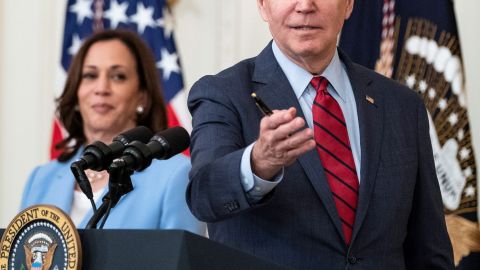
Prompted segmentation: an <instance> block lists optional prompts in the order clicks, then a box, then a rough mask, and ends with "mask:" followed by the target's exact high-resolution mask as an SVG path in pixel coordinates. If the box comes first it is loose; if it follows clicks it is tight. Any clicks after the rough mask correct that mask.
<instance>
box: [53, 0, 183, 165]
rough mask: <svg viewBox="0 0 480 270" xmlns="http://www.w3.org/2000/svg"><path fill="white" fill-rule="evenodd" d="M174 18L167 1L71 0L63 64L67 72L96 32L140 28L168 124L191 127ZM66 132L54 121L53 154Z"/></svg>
mask: <svg viewBox="0 0 480 270" xmlns="http://www.w3.org/2000/svg"><path fill="white" fill-rule="evenodd" d="M173 26H174V21H173V17H172V14H171V12H170V7H169V5H168V3H167V1H166V0H111V1H110V0H68V4H67V8H66V18H65V30H64V35H63V46H62V63H61V64H62V67H63V69H64V70H65V71H66V70H68V67H69V65H70V62H71V60H72V57H73V56H74V55H75V53H76V52H77V51H78V49H79V48H80V46H81V44H82V41H83V40H84V39H86V38H87V37H89V36H90V35H91V34H92V33H93V32H94V31H98V30H102V29H108V28H111V29H114V28H123V29H130V30H134V31H136V32H137V33H138V34H139V35H140V36H141V37H142V38H143V39H144V41H145V42H146V43H147V44H148V45H149V46H150V48H151V49H152V52H153V53H154V56H155V62H156V65H157V68H158V74H159V77H160V78H161V82H162V86H163V94H164V98H165V100H166V102H167V103H168V106H167V111H168V124H169V126H170V127H172V126H178V125H181V126H183V127H185V128H186V129H187V130H191V124H190V114H189V113H188V109H187V106H186V93H185V91H184V89H183V87H184V85H183V78H182V72H181V67H180V61H179V57H178V54H177V51H176V49H175V41H174V38H173ZM64 135H65V132H64V131H63V130H62V127H61V125H60V123H59V122H58V120H55V121H54V127H53V136H52V146H51V157H52V158H55V157H56V156H58V154H59V153H58V152H57V151H55V144H56V143H57V142H59V141H60V140H61V139H62V138H63V137H64Z"/></svg>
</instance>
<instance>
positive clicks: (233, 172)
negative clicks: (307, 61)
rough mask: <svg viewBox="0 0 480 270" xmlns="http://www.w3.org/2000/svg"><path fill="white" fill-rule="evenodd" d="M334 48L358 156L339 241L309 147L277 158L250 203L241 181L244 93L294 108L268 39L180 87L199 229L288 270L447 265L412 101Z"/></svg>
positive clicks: (253, 117)
mask: <svg viewBox="0 0 480 270" xmlns="http://www.w3.org/2000/svg"><path fill="white" fill-rule="evenodd" d="M340 58H341V60H342V61H343V63H344V64H345V66H346V69H347V73H348V76H349V78H350V82H351V84H352V88H353V91H354V95H355V99H356V104H357V110H358V117H359V125H360V142H361V155H362V158H361V160H362V164H361V171H362V174H361V178H360V179H361V180H360V193H359V203H358V208H357V213H356V220H355V225H354V230H353V237H352V242H351V245H350V246H347V245H346V244H345V241H344V239H343V236H342V230H341V224H340V219H339V217H338V214H337V211H336V208H335V203H334V201H333V197H332V194H331V192H330V189H329V185H328V183H327V181H326V178H325V173H324V171H323V168H322V166H321V163H320V159H319V156H318V154H317V152H316V150H312V151H310V152H308V153H306V154H304V155H302V156H301V157H300V158H298V160H297V161H296V162H295V163H294V164H293V165H291V166H288V167H286V168H285V174H284V178H283V180H282V182H280V184H278V185H277V187H276V188H275V189H274V190H273V191H272V192H270V193H269V194H267V195H266V196H265V197H264V198H263V199H262V200H261V201H260V202H256V203H254V202H253V201H252V200H251V199H249V197H248V196H247V195H246V193H245V191H244V190H243V188H242V185H241V179H240V161H241V157H242V154H243V151H244V149H245V147H246V146H248V145H249V144H251V143H252V142H254V141H255V140H256V139H257V137H258V134H259V123H260V120H261V118H262V114H261V112H260V111H259V110H258V108H256V106H255V104H254V102H253V100H252V98H251V97H250V94H251V93H252V92H256V93H257V95H258V96H260V97H261V98H262V99H263V100H264V101H265V103H266V104H267V105H268V106H269V107H270V108H272V109H287V108H289V107H292V106H293V107H295V108H297V111H298V114H299V115H300V116H302V117H303V114H302V111H301V108H300V105H299V103H298V101H297V98H296V97H295V94H294V92H293V89H292V88H291V86H290V84H289V82H288V80H287V78H286V76H285V74H284V73H283V71H282V69H281V68H280V66H279V65H278V63H277V62H276V60H275V58H274V55H273V52H272V49H271V45H268V46H267V47H266V48H265V49H264V50H263V51H262V52H261V53H260V55H258V56H257V57H255V58H252V59H247V60H245V61H242V62H240V63H238V64H237V65H235V66H233V67H231V68H229V69H226V70H225V71H223V72H221V73H219V74H217V75H215V76H206V77H203V78H202V79H200V80H199V81H198V82H197V83H195V85H194V86H193V87H192V89H191V92H190V95H189V100H188V105H189V109H190V111H191V113H192V116H193V132H192V145H191V153H192V165H193V167H192V171H191V172H190V184H189V188H188V190H187V202H188V205H189V207H190V209H191V210H192V212H193V214H194V215H195V216H196V217H197V218H199V219H200V220H203V221H207V222H209V226H208V228H209V235H210V238H212V239H214V240H216V241H218V242H221V243H224V244H226V245H229V246H232V247H235V248H237V249H240V250H243V251H245V252H248V253H251V254H254V255H256V256H259V257H262V258H265V259H268V260H272V261H275V262H277V263H280V264H283V265H287V266H290V267H293V268H296V269H328V270H335V269H369V270H376V269H389V270H391V269H453V258H452V257H453V255H452V249H451V245H450V240H449V237H448V234H447V231H446V226H445V221H444V215H443V207H442V201H441V197H440V196H441V195H440V191H439V186H438V182H437V177H436V174H435V168H434V162H433V156H432V150H431V143H430V138H429V132H428V120H427V113H426V110H425V106H424V104H423V101H422V100H421V99H420V98H419V97H418V96H417V94H416V93H415V92H413V91H412V90H410V89H408V88H406V87H404V86H402V85H400V84H398V83H395V82H394V81H392V80H390V79H387V78H385V77H383V76H381V75H378V74H377V73H375V72H373V71H371V70H368V69H366V68H363V67H361V66H359V65H357V64H354V63H352V62H351V61H350V60H349V59H348V57H347V56H346V55H345V54H344V53H342V52H341V51H340ZM367 96H369V97H371V98H373V99H374V102H373V103H371V102H369V101H368V100H367V99H366V97H367Z"/></svg>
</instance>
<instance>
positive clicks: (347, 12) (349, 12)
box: [345, 0, 355, 20]
mask: <svg viewBox="0 0 480 270" xmlns="http://www.w3.org/2000/svg"><path fill="white" fill-rule="evenodd" d="M354 2H355V0H347V7H346V10H345V20H347V19H348V18H350V15H352V11H353V4H354Z"/></svg>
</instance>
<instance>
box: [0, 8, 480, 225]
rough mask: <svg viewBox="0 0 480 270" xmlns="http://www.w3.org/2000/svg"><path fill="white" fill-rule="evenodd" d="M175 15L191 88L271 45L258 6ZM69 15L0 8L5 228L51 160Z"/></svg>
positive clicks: (464, 35)
mask: <svg viewBox="0 0 480 270" xmlns="http://www.w3.org/2000/svg"><path fill="white" fill-rule="evenodd" d="M27 6H28V8H27ZM456 8H457V18H458V22H459V28H460V35H461V39H462V45H463V53H464V59H465V65H466V76H467V79H468V80H467V89H468V91H469V92H468V94H469V96H468V97H469V99H468V102H469V105H470V107H469V108H470V119H471V121H472V123H471V124H472V127H473V134H474V140H475V141H476V142H478V143H477V144H476V146H477V150H476V153H477V159H478V158H480V147H479V146H480V117H476V118H475V117H474V115H479V113H480V106H478V102H479V101H480V76H478V71H479V70H480V51H479V50H478V48H479V45H480V35H479V34H480V33H479V30H478V28H475V24H476V20H475V19H476V11H478V10H480V1H478V0H457V3H456ZM174 12H175V17H176V21H177V29H176V33H175V35H176V38H177V45H178V49H179V51H180V55H181V59H182V64H183V71H184V76H185V83H186V87H187V88H189V87H190V86H191V85H192V84H193V83H194V82H195V81H196V80H197V79H199V78H200V77H201V76H203V75H205V74H213V73H216V72H218V71H220V70H221V69H223V68H225V67H227V66H230V65H232V64H234V63H235V62H237V61H239V60H240V59H243V58H246V57H252V56H255V55H256V54H258V52H259V51H260V50H261V49H262V48H263V47H264V46H265V44H266V43H267V41H268V40H269V39H270V38H269V33H268V30H267V27H266V25H265V24H264V23H263V22H262V21H261V19H260V16H259V15H258V12H257V10H256V4H255V1H253V0H250V1H238V0H221V1H218V0H180V1H179V4H178V5H177V6H176V7H175V10H174ZM64 13H65V1H64V0H48V1H35V0H1V1H0V227H5V226H6V225H7V223H8V221H9V220H10V219H12V218H13V216H14V215H15V214H16V212H17V210H18V207H19V203H20V197H21V192H22V188H23V185H24V183H25V180H26V178H27V177H28V174H29V173H30V171H31V169H33V167H34V166H36V165H38V164H41V163H44V162H46V161H48V147H49V139H50V133H51V120H52V116H53V110H54V104H53V99H54V97H55V95H56V94H57V93H59V92H60V89H59V88H60V87H61V84H59V79H58V74H57V72H58V69H59V64H58V63H59V62H60V45H61V38H62V34H63V20H64ZM475 103H477V105H476V104H475ZM475 105H476V106H475Z"/></svg>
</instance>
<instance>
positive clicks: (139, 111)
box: [137, 105, 144, 114]
mask: <svg viewBox="0 0 480 270" xmlns="http://www.w3.org/2000/svg"><path fill="white" fill-rule="evenodd" d="M143 111H144V109H143V106H142V105H138V106H137V114H142V113H143Z"/></svg>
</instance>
